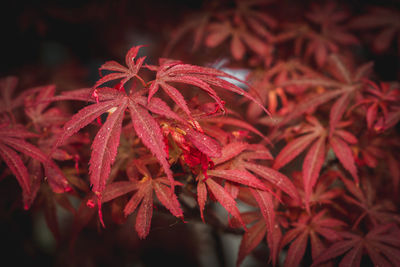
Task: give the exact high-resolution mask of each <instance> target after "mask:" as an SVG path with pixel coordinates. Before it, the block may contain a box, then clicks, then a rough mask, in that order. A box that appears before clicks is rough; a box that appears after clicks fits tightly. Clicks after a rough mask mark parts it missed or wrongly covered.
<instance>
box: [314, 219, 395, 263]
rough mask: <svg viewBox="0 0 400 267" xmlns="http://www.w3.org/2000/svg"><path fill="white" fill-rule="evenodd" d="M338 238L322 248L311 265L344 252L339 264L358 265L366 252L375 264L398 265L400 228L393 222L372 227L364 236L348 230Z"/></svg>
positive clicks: (328, 259)
mask: <svg viewBox="0 0 400 267" xmlns="http://www.w3.org/2000/svg"><path fill="white" fill-rule="evenodd" d="M340 235H341V236H342V237H343V240H339V241H337V242H335V243H334V244H332V245H331V246H330V247H329V248H327V249H326V250H324V251H323V252H322V253H321V254H320V255H319V256H318V257H317V258H316V259H314V262H313V265H312V266H318V265H319V264H321V263H323V262H327V261H330V260H332V259H334V258H336V257H338V256H340V255H342V254H345V255H344V257H343V258H342V260H341V261H340V263H339V265H340V266H360V264H361V258H362V256H363V255H364V253H365V252H366V253H367V254H368V256H369V258H370V260H371V261H372V263H373V264H374V265H376V266H398V265H399V264H400V258H399V255H400V243H399V238H400V230H399V228H398V227H397V226H395V225H393V224H381V225H377V226H375V227H374V228H372V229H371V230H370V231H369V232H368V233H367V234H366V235H365V236H360V235H359V234H353V233H349V232H343V233H340Z"/></svg>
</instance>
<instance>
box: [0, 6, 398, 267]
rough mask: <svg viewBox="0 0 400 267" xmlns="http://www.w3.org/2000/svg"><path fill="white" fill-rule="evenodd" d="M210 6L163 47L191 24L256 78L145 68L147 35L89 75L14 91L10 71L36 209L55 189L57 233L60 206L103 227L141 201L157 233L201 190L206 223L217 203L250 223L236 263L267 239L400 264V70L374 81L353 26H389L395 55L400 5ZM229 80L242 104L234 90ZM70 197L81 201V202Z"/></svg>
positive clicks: (300, 253) (140, 211)
mask: <svg viewBox="0 0 400 267" xmlns="http://www.w3.org/2000/svg"><path fill="white" fill-rule="evenodd" d="M210 8H211V9H207V10H205V11H204V12H203V13H200V14H198V15H197V16H194V17H192V18H191V22H190V23H187V24H185V26H184V27H182V28H180V29H178V30H177V32H176V33H175V36H174V37H173V38H172V39H171V40H170V42H169V45H168V46H167V48H166V53H172V52H173V50H174V48H175V47H176V46H178V45H179V43H180V42H181V41H183V36H184V35H186V33H189V32H193V34H194V41H193V49H192V53H196V51H197V50H198V49H200V47H202V45H203V44H204V46H203V47H202V49H204V50H206V51H211V50H213V49H215V48H216V47H224V46H228V47H229V49H228V50H229V51H230V53H229V55H228V56H231V57H232V59H233V61H237V62H239V61H240V62H241V63H240V64H241V67H243V68H246V69H247V70H248V71H249V75H248V77H247V81H241V80H239V79H238V78H236V77H235V76H233V75H230V74H227V73H225V72H223V71H221V70H218V69H214V68H210V67H203V66H198V65H192V64H186V63H183V62H182V61H179V60H172V59H167V58H160V59H159V64H158V65H147V64H145V60H146V57H139V58H138V57H137V55H138V53H139V50H140V49H141V48H142V46H134V47H132V48H131V49H130V50H129V51H128V53H127V54H126V58H125V66H124V65H121V64H120V63H118V62H116V61H108V62H106V63H104V64H103V65H102V66H101V67H100V68H99V70H100V71H101V72H102V73H103V72H104V76H102V77H101V78H100V79H99V80H98V81H97V82H96V83H95V85H94V86H93V87H92V88H83V89H79V90H74V91H68V92H62V93H61V94H59V95H55V87H54V86H42V87H36V88H32V89H28V90H25V91H23V92H22V93H21V94H19V95H18V96H13V90H14V89H15V88H16V86H17V79H16V78H14V77H7V78H4V79H2V80H0V89H1V93H2V99H1V105H0V137H1V139H0V157H1V159H2V161H4V163H5V165H7V167H8V171H9V172H10V173H11V174H12V175H14V176H15V177H16V179H17V181H18V183H19V185H20V187H21V188H22V199H23V204H24V207H25V208H26V209H28V208H29V207H30V206H31V205H32V203H34V201H35V199H37V202H41V203H43V202H44V203H45V204H44V205H43V206H44V207H45V214H46V219H47V222H48V224H49V227H50V229H51V231H52V232H53V233H54V235H55V236H56V237H57V236H59V229H58V225H57V223H56V220H57V216H56V215H55V206H56V205H60V206H62V207H63V208H65V209H67V210H69V211H71V213H72V214H73V215H74V216H75V219H74V226H73V227H72V231H73V233H72V236H73V238H76V237H77V234H78V233H79V231H81V230H82V228H83V227H85V225H87V224H88V223H89V221H90V220H91V219H92V218H94V217H96V216H95V214H96V212H95V211H96V210H97V211H98V220H97V221H100V222H101V224H102V225H103V226H105V222H107V224H108V223H111V221H113V222H115V223H123V222H125V221H126V218H127V217H128V216H131V214H135V215H134V216H135V229H136V231H137V233H138V236H139V238H145V237H146V236H147V235H149V233H150V232H151V220H152V217H153V209H154V208H155V207H158V208H160V209H167V210H168V211H169V213H171V214H172V215H173V216H175V217H177V218H179V219H181V220H182V221H183V220H184V216H186V214H187V213H189V211H192V210H193V207H192V206H193V205H189V204H188V202H187V201H188V198H191V200H192V202H195V203H197V205H195V204H194V206H195V208H194V210H195V211H196V214H198V215H197V216H194V217H190V218H189V220H194V219H200V218H201V220H203V221H204V222H206V223H209V221H212V220H210V218H213V217H212V214H211V213H212V206H211V205H209V204H210V203H211V201H214V202H218V203H219V204H220V205H222V206H223V207H224V208H225V209H226V211H227V212H228V213H229V217H230V220H229V225H230V226H231V227H238V228H242V229H243V231H242V232H241V233H243V237H242V241H241V244H240V248H239V255H238V259H237V265H238V266H239V265H240V264H241V263H242V262H243V260H244V259H245V258H246V256H248V255H249V254H251V253H252V251H253V250H255V249H256V248H257V247H258V246H259V245H260V244H261V243H265V244H266V245H267V246H268V248H269V260H270V262H271V264H272V265H274V266H278V265H281V264H282V265H284V266H298V265H304V266H309V265H312V266H319V265H321V264H327V265H333V264H339V265H340V266H360V265H361V262H363V263H364V262H366V263H373V264H374V265H379V266H398V265H400V258H399V256H398V255H400V243H399V240H400V228H399V227H400V216H399V215H398V213H399V206H398V201H399V198H398V192H399V188H398V187H399V185H400V167H399V166H400V162H399V156H400V155H399V148H400V143H399V139H398V131H396V125H398V123H399V121H400V90H399V83H398V82H389V81H379V82H375V81H374V80H377V78H376V77H377V76H376V75H375V74H374V73H373V69H372V66H373V64H372V63H371V62H366V61H367V60H364V59H362V58H361V59H360V58H357V57H356V56H355V55H354V53H352V51H353V50H352V49H354V47H355V46H356V45H361V43H360V41H359V40H363V38H364V37H363V36H357V32H356V31H355V32H353V33H352V32H350V30H363V31H367V30H369V29H372V30H375V29H379V30H381V32H380V33H379V34H378V37H379V38H377V39H376V41H375V42H374V43H373V47H374V49H375V50H377V51H378V52H380V53H382V52H384V51H385V50H387V49H390V42H391V41H392V39H393V38H394V36H395V34H396V33H398V29H399V27H398V26H399V23H398V21H397V20H396V19H395V17H396V14H397V13H398V12H397V11H396V10H387V9H381V8H373V9H371V11H370V12H369V13H366V14H365V15H360V16H358V17H356V18H354V19H351V16H350V11H349V10H348V9H346V8H345V7H343V6H341V5H338V4H336V2H333V1H327V2H324V3H319V4H316V5H311V6H310V7H309V8H308V9H307V11H306V12H303V13H302V14H304V15H303V16H302V17H301V18H300V17H296V18H294V20H295V21H291V20H284V21H279V20H278V18H274V17H273V16H272V15H271V14H273V12H272V11H271V12H268V10H269V8H271V10H276V9H279V4H276V3H272V1H260V0H255V1H244V0H243V1H240V0H237V1H235V3H233V4H230V5H228V6H227V7H225V6H224V2H222V1H221V3H218V4H215V5H214V6H211V7H210ZM274 8H275V9H274ZM396 18H397V17H396ZM280 19H282V18H280ZM278 22H279V23H278ZM382 28H383V29H382ZM293 48H294V49H293ZM288 51H290V52H288ZM293 51H294V52H293ZM140 52H141V51H140ZM228 61H229V60H228ZM363 61H364V62H366V63H359V62H363ZM237 62H236V63H237ZM202 63H204V62H202ZM238 83H240V86H238V85H237V84H238ZM243 88H244V89H243ZM160 89H161V90H160ZM192 91H195V92H196V94H191V92H192ZM231 93H235V97H238V95H239V97H240V100H239V101H237V103H235V101H232V103H231V102H228V101H226V102H225V101H224V100H223V98H222V96H228V98H227V99H229V97H230V99H233V98H232V97H233V96H232V95H231ZM193 95H195V96H193ZM224 99H225V98H224ZM65 100H73V101H82V102H83V103H86V104H87V103H89V102H90V103H91V104H90V105H86V106H84V107H83V108H81V109H80V110H79V111H76V112H75V114H73V115H72V116H67V113H66V111H65V110H63V109H61V107H58V106H56V105H54V104H55V103H59V102H61V101H65ZM210 100H211V102H209V101H210ZM238 103H239V104H241V106H240V107H238V105H237V104H238ZM264 103H265V105H264ZM235 104H236V106H235ZM267 109H268V110H267ZM19 111H23V114H22V115H21V114H19V113H18V112H19ZM96 120H97V121H98V122H99V123H97V124H94V123H93V122H95V121H96ZM249 122H250V123H249ZM89 125H91V126H93V127H94V128H96V129H98V130H97V132H96V133H95V134H93V142H92V143H91V148H90V152H89V153H86V154H90V155H89V156H88V155H86V154H85V153H83V152H82V151H81V150H80V149H81V148H83V147H84V148H86V150H88V148H87V147H85V146H86V144H87V143H88V141H87V138H86V136H87V135H85V134H83V133H82V132H84V131H86V132H85V133H86V134H90V132H91V131H89V130H87V129H88V128H90V127H87V126H89ZM87 157H89V158H87ZM84 158H86V159H87V162H88V163H89V166H88V167H87V166H86V164H85V163H84V162H81V161H80V159H84ZM74 161H75V162H74ZM70 163H72V164H70ZM82 163H83V164H82ZM70 165H71V166H73V165H75V167H76V168H75V169H74V168H71V166H70ZM8 174H9V173H8V172H5V175H8ZM85 174H87V175H85ZM86 178H87V179H86ZM48 185H49V186H48ZM66 196H75V197H77V198H79V199H80V201H81V202H80V203H81V204H80V207H79V208H78V210H75V208H73V207H72V205H71V203H69V198H68V197H66ZM209 200H210V201H209ZM238 204H240V205H238ZM245 204H246V205H249V206H250V207H251V208H252V210H250V211H246V212H243V211H242V210H241V205H245ZM109 206H110V207H111V216H108V215H109V213H108V212H106V213H105V214H104V215H103V212H102V211H103V209H105V210H106V211H109V210H108V209H107V207H109ZM95 207H96V208H97V209H95ZM189 214H192V216H193V212H190V213H189ZM186 219H188V218H186ZM189 220H188V221H189ZM227 227H228V226H227ZM264 239H265V241H264ZM260 246H261V245H260ZM307 251H310V253H307ZM338 257H340V258H338ZM281 259H282V260H281Z"/></svg>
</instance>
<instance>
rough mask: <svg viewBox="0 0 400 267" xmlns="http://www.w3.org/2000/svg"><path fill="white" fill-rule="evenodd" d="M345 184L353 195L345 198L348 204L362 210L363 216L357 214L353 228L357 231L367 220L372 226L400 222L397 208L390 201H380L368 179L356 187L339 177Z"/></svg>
mask: <svg viewBox="0 0 400 267" xmlns="http://www.w3.org/2000/svg"><path fill="white" fill-rule="evenodd" d="M339 177H340V178H341V180H342V181H343V182H344V185H345V186H346V189H347V190H348V191H349V192H350V193H351V196H348V195H345V196H344V197H343V198H344V200H346V201H347V202H349V203H351V204H353V205H356V206H357V207H358V208H359V209H361V210H362V213H361V214H358V213H357V217H356V220H355V222H354V223H353V228H354V229H355V228H356V227H357V226H358V225H359V224H360V222H361V221H362V220H363V219H364V218H367V219H369V221H367V223H369V222H371V223H372V225H378V224H380V223H389V222H400V216H399V215H398V214H395V212H396V208H395V207H394V206H393V203H391V202H390V201H388V200H385V199H383V200H379V199H378V198H377V196H376V191H375V189H374V188H373V187H372V185H371V183H370V181H369V180H367V179H363V180H362V183H361V186H356V185H355V184H354V183H353V182H351V181H350V180H348V179H346V178H344V177H343V176H342V175H341V176H339Z"/></svg>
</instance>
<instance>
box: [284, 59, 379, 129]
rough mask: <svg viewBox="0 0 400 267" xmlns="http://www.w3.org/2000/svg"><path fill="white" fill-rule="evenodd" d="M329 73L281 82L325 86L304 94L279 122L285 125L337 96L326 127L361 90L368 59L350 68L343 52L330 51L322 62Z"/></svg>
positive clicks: (338, 118) (334, 122) (341, 113)
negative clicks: (319, 90)
mask: <svg viewBox="0 0 400 267" xmlns="http://www.w3.org/2000/svg"><path fill="white" fill-rule="evenodd" d="M326 68H327V71H328V73H329V75H325V76H320V75H319V76H317V77H316V78H315V77H301V78H300V79H296V80H289V81H287V82H284V83H283V84H282V86H288V85H297V86H307V87H309V88H310V87H311V88H317V89H318V88H320V89H321V88H322V89H325V88H326V89H327V90H326V91H323V92H322V93H319V94H316V95H314V96H309V97H307V98H306V99H305V100H304V101H302V102H301V103H299V104H297V105H296V106H294V107H293V110H296V112H292V113H289V114H288V115H286V116H285V117H284V118H283V120H282V121H281V122H280V123H279V125H285V124H286V123H288V122H289V121H291V120H293V119H295V118H298V117H299V116H301V115H303V114H304V113H306V112H308V111H310V110H313V109H316V108H318V107H319V106H320V105H322V104H324V103H326V102H328V101H330V100H332V99H335V98H337V100H336V101H335V103H334V104H333V106H332V109H331V112H330V115H329V116H330V117H329V118H330V120H329V124H330V131H331V132H332V130H333V129H335V127H336V124H337V123H338V122H339V121H340V120H341V118H342V116H343V115H344V114H345V113H346V111H348V110H349V109H350V107H351V103H352V101H353V100H354V97H355V95H356V93H357V92H360V91H362V88H363V86H364V85H363V84H364V82H363V79H364V77H365V76H366V75H367V74H368V73H369V72H370V71H371V68H372V63H371V62H369V63H366V64H363V65H361V66H360V67H358V68H356V69H354V68H353V66H352V64H351V61H349V60H348V59H345V58H344V57H343V56H340V55H336V54H333V55H331V56H329V61H328V64H327V65H326Z"/></svg>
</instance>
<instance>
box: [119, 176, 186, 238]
mask: <svg viewBox="0 0 400 267" xmlns="http://www.w3.org/2000/svg"><path fill="white" fill-rule="evenodd" d="M168 184H169V180H167V179H165V178H163V177H160V178H156V179H152V178H150V177H144V178H143V179H142V180H140V181H139V182H137V184H136V187H137V191H136V193H135V194H134V195H133V196H132V197H131V198H130V200H129V201H128V203H127V204H126V206H125V208H124V214H125V216H128V215H129V214H131V213H133V212H134V211H135V210H136V209H137V207H138V206H139V204H140V206H139V209H138V214H137V217H136V224H135V228H136V231H137V233H138V235H139V237H140V238H142V239H143V238H145V237H146V236H147V235H148V234H149V231H150V224H151V218H152V214H153V191H154V192H155V193H156V196H157V198H158V200H159V201H160V202H161V204H162V205H163V206H165V207H166V208H167V209H168V210H169V211H170V212H171V214H172V215H174V216H175V217H178V218H181V219H183V212H182V209H181V208H180V204H179V202H178V199H177V197H176V195H175V194H172V195H171V193H170V192H171V188H170V187H169V186H167V185H168Z"/></svg>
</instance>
